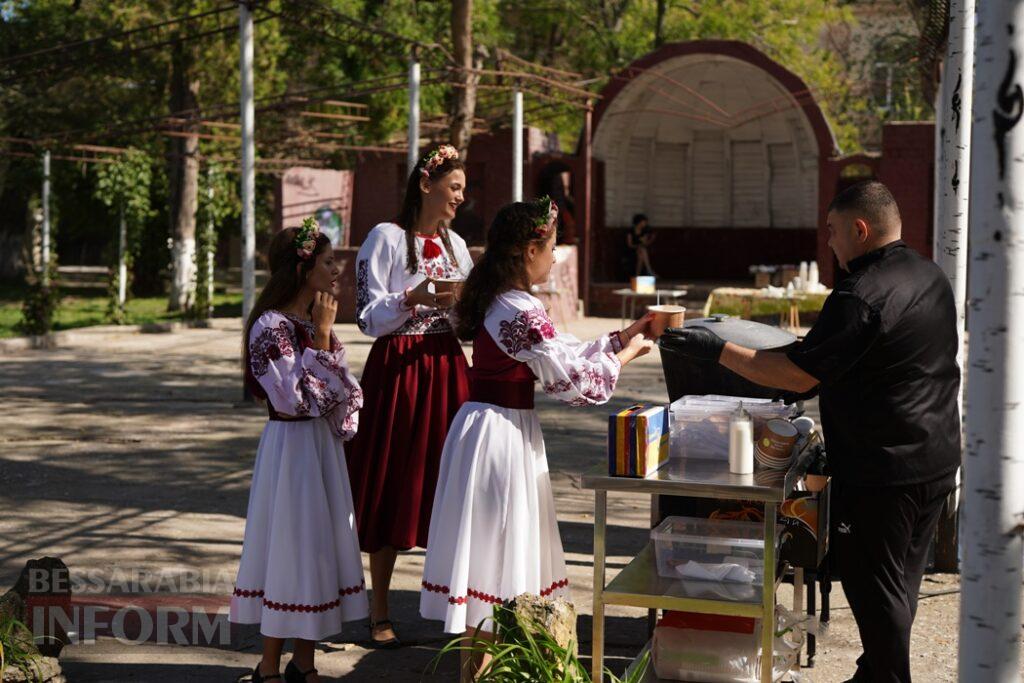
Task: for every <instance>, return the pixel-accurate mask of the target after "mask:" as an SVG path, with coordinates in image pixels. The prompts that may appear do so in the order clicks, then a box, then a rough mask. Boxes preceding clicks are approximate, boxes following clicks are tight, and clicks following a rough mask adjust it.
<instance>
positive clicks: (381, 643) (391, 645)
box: [370, 619, 402, 650]
mask: <svg viewBox="0 0 1024 683" xmlns="http://www.w3.org/2000/svg"><path fill="white" fill-rule="evenodd" d="M378 626H389V627H390V628H391V630H392V631H394V630H395V625H394V624H392V623H391V620H390V619H381V620H380V621H371V622H370V645H372V646H373V647H377V648H381V649H384V650H394V649H396V648H400V647H402V641H400V640H399V639H398V637H397V636H395V637H394V638H388V639H387V640H377V639H376V638H374V637H373V630H374V629H375V628H377V627H378Z"/></svg>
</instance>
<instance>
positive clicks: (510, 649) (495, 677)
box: [431, 605, 649, 683]
mask: <svg viewBox="0 0 1024 683" xmlns="http://www.w3.org/2000/svg"><path fill="white" fill-rule="evenodd" d="M488 621H491V622H492V624H493V625H492V630H493V631H496V632H497V638H496V639H495V640H491V639H488V638H483V637H481V636H480V631H481V630H482V629H483V627H484V625H485V624H486V623H487V622H488ZM464 651H468V652H472V653H473V654H474V655H477V656H481V655H486V656H489V657H490V661H489V662H488V663H487V664H486V665H485V666H484V667H483V669H482V670H481V671H480V673H479V675H478V676H477V679H476V680H477V681H478V682H479V683H512V682H513V681H529V682H530V683H539V682H546V683H592V681H591V678H590V674H589V673H588V672H587V669H586V667H584V666H583V663H582V662H580V660H579V657H578V656H577V655H576V652H575V643H569V646H568V647H562V646H561V645H559V644H558V642H557V641H556V640H555V638H554V636H552V635H551V633H549V632H548V631H547V630H546V629H545V628H544V627H543V626H541V625H540V624H537V623H533V622H529V621H527V620H525V619H524V618H523V617H521V616H520V615H519V614H517V613H516V612H514V611H513V610H511V609H509V608H507V607H504V606H502V605H496V606H495V607H494V614H493V615H492V616H491V617H489V618H488V619H485V620H484V621H482V622H481V623H480V625H479V626H477V628H476V629H475V630H474V632H473V635H471V636H469V635H467V636H460V637H458V638H455V639H453V640H452V641H451V642H449V643H448V644H447V645H445V646H444V647H443V648H441V651H440V652H438V653H437V656H436V657H434V660H433V662H432V663H431V666H432V672H436V671H437V667H438V665H439V664H440V662H441V658H442V657H443V656H444V655H445V654H447V653H449V652H460V653H461V652H464ZM648 659H649V653H648V654H645V655H644V657H643V659H642V660H641V661H640V662H639V664H638V666H636V667H634V670H633V671H632V672H631V673H630V674H629V675H628V676H626V677H625V678H621V679H620V678H618V677H616V676H614V675H613V674H612V673H611V672H610V671H608V670H607V669H605V673H606V674H607V676H608V679H609V680H610V681H612V683H638V682H639V681H640V680H642V679H643V677H644V673H645V672H646V670H647V665H648Z"/></svg>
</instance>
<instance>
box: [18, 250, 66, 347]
mask: <svg viewBox="0 0 1024 683" xmlns="http://www.w3.org/2000/svg"><path fill="white" fill-rule="evenodd" d="M51 258H52V260H51V261H50V265H49V281H48V282H46V283H45V284H44V281H43V277H42V275H41V274H38V273H36V274H32V275H31V276H30V277H29V278H28V287H27V288H26V289H25V298H24V299H23V301H22V305H21V320H20V321H19V322H18V330H19V331H21V332H23V333H24V334H32V335H44V334H48V333H49V332H50V331H52V330H53V319H54V317H55V316H56V314H57V307H58V306H60V298H61V297H60V289H59V288H58V286H57V284H56V280H57V259H56V254H53V255H52V257H51Z"/></svg>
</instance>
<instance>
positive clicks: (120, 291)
mask: <svg viewBox="0 0 1024 683" xmlns="http://www.w3.org/2000/svg"><path fill="white" fill-rule="evenodd" d="M127 241H128V226H127V225H126V224H125V220H124V207H123V206H122V207H121V216H120V221H119V225H118V230H117V303H118V305H120V306H121V308H122V309H123V308H124V302H125V301H126V300H127V297H128V282H127V280H128V265H127V264H126V263H125V254H126V253H127Z"/></svg>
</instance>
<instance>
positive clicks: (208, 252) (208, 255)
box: [206, 171, 217, 318]
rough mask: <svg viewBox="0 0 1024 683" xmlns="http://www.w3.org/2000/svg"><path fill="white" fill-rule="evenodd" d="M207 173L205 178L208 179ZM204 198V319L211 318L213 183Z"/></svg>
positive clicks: (214, 246) (214, 247)
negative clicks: (206, 200)
mask: <svg viewBox="0 0 1024 683" xmlns="http://www.w3.org/2000/svg"><path fill="white" fill-rule="evenodd" d="M210 175H211V174H210V172H209V171H207V177H210ZM206 196H207V198H208V199H209V200H210V202H209V210H208V211H207V212H206V221H207V223H206V317H207V318H211V317H213V256H214V253H215V252H216V246H217V245H216V244H215V242H216V240H215V239H214V237H215V235H216V233H215V232H214V225H213V183H212V182H210V183H209V184H208V186H207V188H206Z"/></svg>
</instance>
